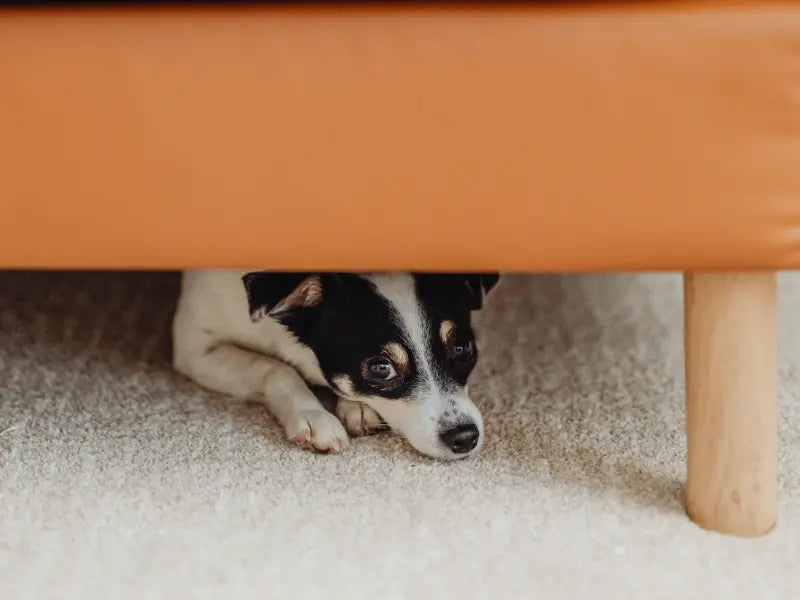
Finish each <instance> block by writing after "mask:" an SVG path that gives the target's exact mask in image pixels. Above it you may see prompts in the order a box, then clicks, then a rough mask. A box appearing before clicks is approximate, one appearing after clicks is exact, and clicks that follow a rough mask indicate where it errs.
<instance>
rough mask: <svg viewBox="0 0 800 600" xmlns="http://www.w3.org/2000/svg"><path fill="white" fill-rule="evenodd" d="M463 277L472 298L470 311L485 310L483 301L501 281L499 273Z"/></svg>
mask: <svg viewBox="0 0 800 600" xmlns="http://www.w3.org/2000/svg"><path fill="white" fill-rule="evenodd" d="M463 277H464V278H465V280H466V282H465V285H466V287H467V289H468V290H469V293H470V296H471V302H469V305H470V310H478V309H480V308H483V299H484V298H485V297H486V296H487V295H488V294H489V292H490V291H492V288H493V287H494V286H495V285H497V282H498V281H500V274H499V273H474V274H470V275H464V276H463Z"/></svg>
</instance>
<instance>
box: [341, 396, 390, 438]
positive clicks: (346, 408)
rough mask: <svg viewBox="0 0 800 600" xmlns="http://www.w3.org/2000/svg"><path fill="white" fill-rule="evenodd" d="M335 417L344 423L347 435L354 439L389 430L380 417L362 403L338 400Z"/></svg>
mask: <svg viewBox="0 0 800 600" xmlns="http://www.w3.org/2000/svg"><path fill="white" fill-rule="evenodd" d="M336 416H337V417H339V419H340V420H341V421H342V423H344V427H345V429H347V433H349V434H350V435H352V436H356V437H358V436H362V435H372V434H373V433H378V432H380V431H385V430H387V429H388V428H389V426H388V425H387V424H386V423H385V422H384V420H383V419H382V418H381V416H380V415H379V414H378V413H377V412H375V411H374V410H373V409H372V408H370V407H369V406H367V405H366V404H364V403H363V402H354V401H353V400H345V399H344V398H339V399H338V400H337V402H336Z"/></svg>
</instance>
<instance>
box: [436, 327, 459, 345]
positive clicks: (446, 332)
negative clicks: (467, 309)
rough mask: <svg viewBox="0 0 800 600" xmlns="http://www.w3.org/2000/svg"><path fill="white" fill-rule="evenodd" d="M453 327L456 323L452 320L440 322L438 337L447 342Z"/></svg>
mask: <svg viewBox="0 0 800 600" xmlns="http://www.w3.org/2000/svg"><path fill="white" fill-rule="evenodd" d="M455 328H456V324H455V323H453V322H452V321H442V324H441V325H439V337H441V338H442V342H444V343H445V344H446V343H447V340H449V339H450V336H451V335H452V333H453V330H454V329H455Z"/></svg>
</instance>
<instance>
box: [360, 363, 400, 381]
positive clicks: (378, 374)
mask: <svg viewBox="0 0 800 600" xmlns="http://www.w3.org/2000/svg"><path fill="white" fill-rule="evenodd" d="M367 374H368V375H369V378H370V379H374V380H376V381H389V380H391V379H394V378H395V377H397V371H396V370H395V368H394V367H393V366H392V363H390V362H389V361H388V360H383V359H378V360H373V361H372V362H371V363H369V365H368V366H367Z"/></svg>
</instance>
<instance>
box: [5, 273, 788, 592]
mask: <svg viewBox="0 0 800 600" xmlns="http://www.w3.org/2000/svg"><path fill="white" fill-rule="evenodd" d="M178 283H179V281H178V278H177V276H176V275H175V274H139V273H126V274H120V273H93V274H86V273H16V272H6V273H0V598H2V599H4V600H16V599H18V598H36V599H49V598H59V599H72V598H75V599H81V600H88V599H94V598H98V599H104V600H106V599H115V598H126V599H127V598H131V599H134V598H135V599H137V600H138V599H149V598H153V599H162V598H163V599H177V598H193V599H194V598H223V597H228V596H230V597H231V598H237V599H238V598H268V599H270V600H272V599H276V600H277V599H283V598H292V599H294V600H296V599H298V598H309V599H311V598H315V599H316V598H351V599H358V598H381V599H394V598H398V599H399V598H408V599H417V598H438V599H447V598H469V599H470V600H477V599H482V598H486V599H493V600H494V599H504V598H536V599H548V598H554V599H562V598H563V599H575V598H592V599H593V600H598V599H605V598H608V599H614V600H619V599H620V598H626V597H627V598H665V599H666V598H669V599H675V598H681V599H687V598H704V599H707V598H759V599H764V598H787V599H788V598H797V597H798V596H799V595H800V591H799V590H798V588H800V567H798V565H800V465H799V464H798V457H799V456H800V397H799V396H800V308H798V307H799V305H800V276H798V275H782V276H781V278H780V320H779V323H780V343H781V348H780V350H781V354H780V356H781V364H780V376H781V383H780V400H781V410H780V422H779V428H780V465H779V466H780V484H779V496H780V513H779V523H778V527H777V529H776V530H775V531H774V532H773V533H772V534H771V535H769V536H767V537H765V538H761V539H757V540H740V539H736V538H731V537H727V536H721V535H717V534H713V533H709V532H706V531H703V530H701V529H699V528H698V527H696V526H694V525H693V524H691V523H690V522H689V520H688V519H687V518H686V516H685V515H684V513H683V509H682V504H681V495H682V493H683V479H684V456H685V441H684V432H683V427H684V409H683V369H682V305H681V284H680V278H679V277H678V276H676V275H639V276H633V275H583V276H553V275H551V276H529V277H522V276H513V277H507V278H505V279H504V280H503V281H502V282H501V284H500V285H499V286H498V287H497V291H496V293H494V294H493V297H491V298H490V302H489V307H488V308H487V309H486V310H485V311H484V313H482V314H481V315H480V317H479V319H478V325H479V328H480V331H481V336H480V337H481V348H482V349H483V355H482V359H481V361H482V362H481V363H480V365H479V368H478V369H477V371H476V373H475V374H474V376H473V378H472V381H471V386H470V391H471V393H472V395H473V398H474V399H475V400H476V403H477V404H478V406H479V407H480V408H481V410H482V412H483V414H484V418H485V421H486V431H487V436H488V437H487V444H486V446H485V449H484V451H483V452H482V454H481V455H479V456H478V457H477V458H476V459H474V460H471V461H468V462H462V463H458V464H442V463H437V462H433V461H431V460H428V459H426V458H424V457H421V456H419V455H417V454H415V453H414V452H413V451H412V450H410V448H409V447H408V445H407V444H406V443H404V442H403V441H402V440H399V439H396V438H394V437H392V436H391V435H379V436H376V437H372V438H366V439H359V440H356V441H355V442H354V443H353V444H352V445H351V446H350V448H349V449H348V450H347V452H345V453H344V454H343V455H341V456H315V455H312V454H309V453H306V452H304V451H301V450H299V449H297V448H294V447H293V446H292V445H291V444H289V443H287V442H286V441H285V440H284V438H283V435H282V433H281V431H280V430H279V429H278V427H277V426H276V425H275V423H273V421H272V420H271V418H270V417H269V415H268V414H267V413H266V411H265V409H264V408H263V407H261V406H258V405H249V404H236V403H232V402H229V401H227V400H226V399H224V398H221V397H219V396H217V395H215V394H212V393H209V392H205V391H202V390H200V389H198V388H197V387H196V386H195V385H193V384H192V383H190V382H188V381H185V380H184V379H182V378H181V377H180V376H178V375H176V374H175V373H173V372H172V370H171V368H170V364H169V353H170V340H169V328H170V320H171V313H172V310H173V308H174V302H175V299H176V296H177V291H178Z"/></svg>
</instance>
